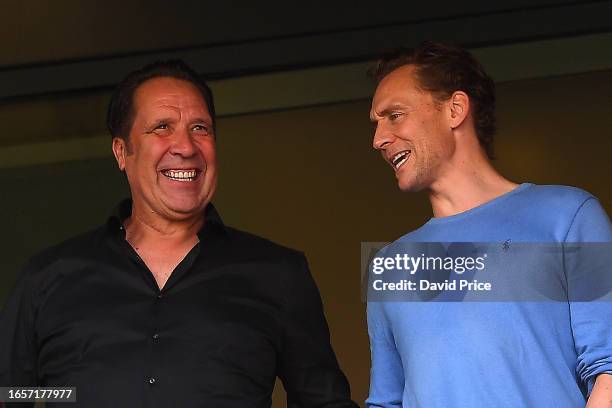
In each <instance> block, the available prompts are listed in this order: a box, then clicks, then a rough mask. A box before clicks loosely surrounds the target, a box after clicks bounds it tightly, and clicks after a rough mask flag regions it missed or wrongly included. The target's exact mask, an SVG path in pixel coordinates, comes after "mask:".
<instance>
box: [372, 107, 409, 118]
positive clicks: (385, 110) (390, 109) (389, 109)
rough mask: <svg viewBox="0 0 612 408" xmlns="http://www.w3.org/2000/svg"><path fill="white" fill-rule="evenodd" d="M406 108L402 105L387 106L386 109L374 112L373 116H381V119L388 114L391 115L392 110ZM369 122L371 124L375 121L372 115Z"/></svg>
mask: <svg viewBox="0 0 612 408" xmlns="http://www.w3.org/2000/svg"><path fill="white" fill-rule="evenodd" d="M405 107H406V106H405V105H402V104H401V103H394V104H393V105H391V106H389V107H388V108H385V109H383V110H382V111H380V112H376V111H374V114H375V115H377V116H381V117H385V116H387V115H389V113H391V112H392V111H394V110H397V109H404V108H405ZM370 121H371V122H376V120H375V119H374V117H373V116H372V115H370Z"/></svg>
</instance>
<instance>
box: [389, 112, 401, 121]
mask: <svg viewBox="0 0 612 408" xmlns="http://www.w3.org/2000/svg"><path fill="white" fill-rule="evenodd" d="M400 116H402V114H401V113H398V112H394V113H391V114H389V119H390V120H391V121H394V120H396V119H397V118H399V117H400Z"/></svg>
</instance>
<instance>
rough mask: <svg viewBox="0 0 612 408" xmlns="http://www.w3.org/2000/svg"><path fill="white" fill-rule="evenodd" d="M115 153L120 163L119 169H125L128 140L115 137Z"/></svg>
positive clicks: (113, 146)
mask: <svg viewBox="0 0 612 408" xmlns="http://www.w3.org/2000/svg"><path fill="white" fill-rule="evenodd" d="M112 148H113V154H114V155H115V160H117V164H118V165H119V170H121V171H125V156H127V154H128V151H127V142H126V141H125V140H123V139H122V138H120V137H115V138H113V145H112Z"/></svg>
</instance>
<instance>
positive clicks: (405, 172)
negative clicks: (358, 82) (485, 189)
mask: <svg viewBox="0 0 612 408" xmlns="http://www.w3.org/2000/svg"><path fill="white" fill-rule="evenodd" d="M449 106H450V105H449V102H447V101H441V102H440V101H436V99H435V98H434V96H433V94H432V93H431V92H428V91H424V90H422V89H420V88H419V87H418V82H417V79H416V76H415V72H414V67H413V66H411V65H404V66H402V67H399V68H397V69H396V70H394V71H392V72H391V73H390V74H389V75H387V76H386V77H384V78H383V80H382V81H381V82H380V84H379V85H378V88H377V89H376V93H375V94H374V99H373V100H372V110H371V111H370V118H371V120H372V122H374V123H375V124H376V133H375V135H374V141H373V147H374V148H375V149H377V150H379V151H380V152H381V154H382V156H383V158H384V159H385V161H387V162H388V163H389V164H390V165H391V167H392V168H393V170H394V172H395V176H396V178H397V181H398V185H399V188H400V190H402V191H419V190H423V189H429V188H431V185H432V184H433V183H435V182H436V181H437V180H439V178H440V177H442V175H443V173H444V168H445V164H447V163H448V161H449V159H450V158H451V156H452V154H453V152H454V150H455V140H454V137H453V134H452V130H451V120H450V119H451V118H450V108H449Z"/></svg>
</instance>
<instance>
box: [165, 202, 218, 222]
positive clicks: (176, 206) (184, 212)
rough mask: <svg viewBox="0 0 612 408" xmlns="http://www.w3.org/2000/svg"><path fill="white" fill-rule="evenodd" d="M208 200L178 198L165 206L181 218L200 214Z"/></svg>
mask: <svg viewBox="0 0 612 408" xmlns="http://www.w3.org/2000/svg"><path fill="white" fill-rule="evenodd" d="M207 204H208V202H204V203H202V202H201V201H197V202H194V201H191V202H190V201H188V200H180V201H175V202H172V203H168V204H167V208H168V209H169V210H170V211H171V212H172V213H174V214H177V216H178V217H179V218H181V219H186V218H191V217H193V216H195V215H201V214H202V213H203V211H204V208H206V205H207Z"/></svg>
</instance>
